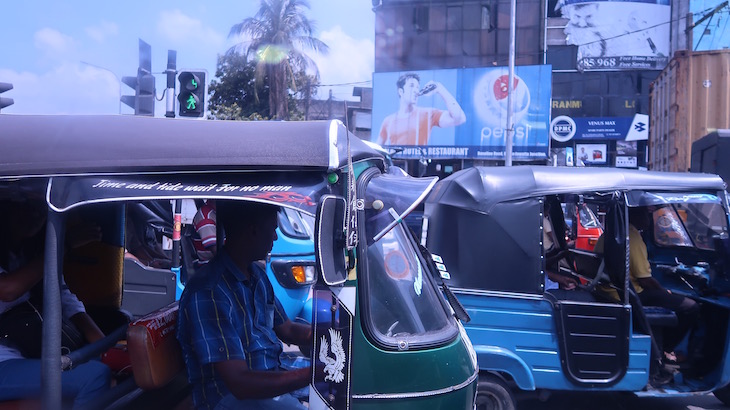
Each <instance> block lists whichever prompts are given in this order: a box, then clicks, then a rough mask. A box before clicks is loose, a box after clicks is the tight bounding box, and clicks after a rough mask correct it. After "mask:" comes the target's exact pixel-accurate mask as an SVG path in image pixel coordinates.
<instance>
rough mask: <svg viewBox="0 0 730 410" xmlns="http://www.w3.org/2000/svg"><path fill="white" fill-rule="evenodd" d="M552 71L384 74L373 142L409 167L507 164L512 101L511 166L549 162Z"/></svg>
mask: <svg viewBox="0 0 730 410" xmlns="http://www.w3.org/2000/svg"><path fill="white" fill-rule="evenodd" d="M551 71H552V69H551V66H549V65H539V66H518V67H515V75H514V81H513V92H512V95H511V96H509V95H508V94H509V93H508V84H509V80H508V78H509V72H508V69H507V67H483V68H467V69H449V70H424V71H407V72H406V71H403V72H380V73H375V74H374V75H373V111H372V118H373V123H372V135H371V141H373V142H375V143H378V144H380V145H382V146H384V147H389V148H399V149H401V151H400V152H399V153H398V154H396V158H404V159H463V158H470V159H487V160H502V159H504V158H505V146H506V135H507V132H506V129H507V108H508V104H507V101H508V99H509V97H511V99H512V107H513V110H512V119H513V121H514V125H515V126H514V133H513V150H512V158H513V159H514V160H515V161H520V160H522V161H527V160H530V161H531V160H538V161H539V160H545V159H547V158H548V149H549V138H550V136H549V130H548V125H549V122H550V95H551V88H552V85H551V82H552V80H551V78H552V72H551Z"/></svg>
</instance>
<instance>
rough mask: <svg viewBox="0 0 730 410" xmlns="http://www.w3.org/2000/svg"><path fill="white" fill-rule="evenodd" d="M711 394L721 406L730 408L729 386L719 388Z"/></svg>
mask: <svg viewBox="0 0 730 410" xmlns="http://www.w3.org/2000/svg"><path fill="white" fill-rule="evenodd" d="M712 394H714V395H715V397H717V399H718V400H720V401H721V402H722V404H724V405H726V406H730V385H727V386H725V387H721V388H719V389H717V390H715V391H713V392H712Z"/></svg>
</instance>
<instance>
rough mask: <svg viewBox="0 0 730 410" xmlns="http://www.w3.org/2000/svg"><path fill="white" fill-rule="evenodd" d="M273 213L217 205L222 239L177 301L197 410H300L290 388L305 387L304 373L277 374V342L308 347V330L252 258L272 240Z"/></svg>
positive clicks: (230, 204) (238, 205) (279, 369)
mask: <svg viewBox="0 0 730 410" xmlns="http://www.w3.org/2000/svg"><path fill="white" fill-rule="evenodd" d="M277 212H278V208H277V207H275V206H270V205H262V204H251V203H245V202H243V203H241V202H236V201H227V202H224V201H219V202H218V203H217V213H218V221H219V223H221V224H222V225H223V228H224V230H225V235H226V243H225V245H224V247H223V248H222V250H221V251H220V252H218V253H217V254H216V256H215V257H214V258H213V259H212V260H211V261H210V262H209V263H207V264H206V265H204V266H203V267H201V268H200V270H198V271H197V272H196V274H195V276H194V277H193V278H192V279H191V280H190V281H189V282H188V284H187V286H186V288H185V291H184V292H183V294H182V297H181V299H180V310H179V322H178V324H179V327H178V334H177V337H178V340H179V341H180V343H181V345H182V349H183V356H184V359H185V364H186V366H187V370H188V377H189V379H190V383H191V384H192V385H193V402H194V404H195V407H196V408H204V409H213V408H216V406H218V408H256V409H301V408H305V407H303V405H302V404H301V403H300V402H299V401H298V400H297V399H296V398H295V397H294V396H293V395H291V394H290V392H292V391H294V390H297V389H300V388H304V387H306V386H308V384H309V379H310V371H311V370H310V368H309V367H306V368H301V369H296V370H290V371H284V368H283V366H282V362H281V354H282V351H283V346H282V341H284V342H286V343H289V344H296V345H304V346H308V345H310V344H311V341H312V340H311V339H312V329H311V327H310V326H309V325H303V324H298V323H293V322H292V321H290V320H289V319H288V318H287V316H286V313H285V312H284V309H283V308H282V307H281V305H280V304H279V301H278V300H277V299H276V297H275V295H274V292H273V289H272V287H271V283H270V282H269V280H268V278H267V276H266V272H265V271H264V267H263V266H261V265H260V264H259V263H258V262H257V261H259V260H262V259H265V258H266V256H267V254H268V253H269V252H270V251H271V248H272V246H273V243H274V241H275V240H276V238H277V235H276V227H277Z"/></svg>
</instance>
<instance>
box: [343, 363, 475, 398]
mask: <svg viewBox="0 0 730 410" xmlns="http://www.w3.org/2000/svg"><path fill="white" fill-rule="evenodd" d="M478 377H479V369H476V370H475V371H474V374H472V375H471V376H469V378H468V379H466V380H464V381H463V382H461V383H459V384H457V385H456V386H451V387H445V388H443V389H438V390H429V391H423V392H414V393H370V394H353V395H352V398H353V399H386V400H388V399H412V398H418V397H430V396H438V395H441V394H446V393H451V392H455V391H457V390H461V389H463V388H464V387H466V386H468V385H470V384H472V383H473V382H474V381H475V380H476V379H477V378H478Z"/></svg>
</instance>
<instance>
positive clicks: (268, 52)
mask: <svg viewBox="0 0 730 410" xmlns="http://www.w3.org/2000/svg"><path fill="white" fill-rule="evenodd" d="M308 8H309V3H308V2H307V1H306V0H260V5H259V10H258V12H257V13H256V15H255V16H254V17H249V18H246V19H244V20H243V21H241V22H240V23H238V24H235V25H234V26H233V27H231V31H230V33H229V36H230V37H236V38H239V39H241V40H242V41H241V42H240V43H239V44H237V45H235V46H234V47H232V48H231V49H229V50H228V54H237V53H240V54H242V55H243V56H245V57H246V59H247V61H255V64H256V65H255V67H256V68H255V71H254V77H255V79H256V83H258V84H262V83H264V84H267V85H268V92H269V93H268V105H269V117H271V118H272V119H290V113H289V110H290V104H289V102H290V100H291V98H292V96H291V93H290V90H294V91H295V92H299V88H300V87H297V84H296V77H297V76H299V77H301V76H302V73H303V72H305V71H306V70H307V68H311V69H314V71H315V72H317V66H316V64H315V63H314V61H313V60H312V59H311V58H310V57H309V56H308V55H307V54H305V50H312V51H315V52H323V53H324V52H327V51H328V47H327V45H326V44H325V43H323V42H322V41H320V40H319V39H317V38H315V37H313V36H312V33H313V32H314V26H315V24H314V22H313V21H312V20H310V19H309V18H307V17H306V16H305V15H304V13H305V9H308ZM318 77H319V75H318V74H316V75H315V79H316V78H318ZM258 91H259V88H258V87H255V88H254V93H258Z"/></svg>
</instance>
